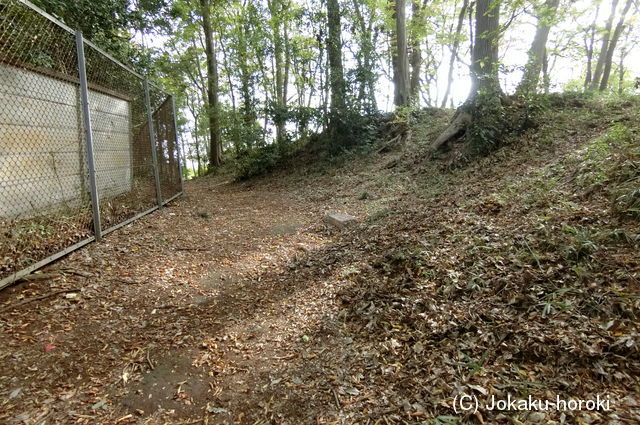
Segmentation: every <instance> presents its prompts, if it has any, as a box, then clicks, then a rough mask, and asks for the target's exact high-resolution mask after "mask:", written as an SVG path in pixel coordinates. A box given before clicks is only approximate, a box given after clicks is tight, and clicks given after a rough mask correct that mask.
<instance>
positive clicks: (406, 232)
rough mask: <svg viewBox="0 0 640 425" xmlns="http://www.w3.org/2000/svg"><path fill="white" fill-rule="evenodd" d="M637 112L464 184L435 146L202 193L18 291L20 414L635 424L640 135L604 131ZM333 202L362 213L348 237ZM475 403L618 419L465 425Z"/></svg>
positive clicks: (549, 134)
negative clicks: (471, 399) (561, 407)
mask: <svg viewBox="0 0 640 425" xmlns="http://www.w3.org/2000/svg"><path fill="white" fill-rule="evenodd" d="M617 111H619V113H617V115H616V114H612V113H609V114H608V115H605V114H603V113H601V112H602V111H590V110H589V111H587V110H582V109H580V110H571V111H569V112H567V113H566V114H565V115H562V116H560V117H557V116H556V117H554V120H548V124H546V125H545V126H543V127H542V128H541V129H539V131H538V132H537V133H536V134H531V135H525V137H523V140H522V142H521V144H520V145H519V146H518V147H517V148H515V149H505V150H503V151H501V152H499V153H498V154H497V155H495V156H494V157H492V158H487V159H485V160H482V161H479V162H478V163H477V164H474V165H472V166H471V167H469V168H467V169H465V170H454V171H441V170H438V169H437V168H436V167H434V165H433V163H428V162H426V163H425V162H424V159H423V158H421V156H422V148H423V146H421V145H420V144H418V145H416V146H408V147H405V149H404V150H391V152H385V153H384V154H380V155H377V154H374V155H371V156H367V157H366V158H364V159H358V160H354V161H348V162H347V163H346V164H342V165H341V164H334V165H333V166H331V167H329V170H328V171H327V172H325V173H324V174H319V173H315V174H312V175H304V174H302V173H297V174H296V173H294V174H292V175H287V176H283V175H279V176H273V177H271V178H268V179H263V180H260V181H255V182H252V183H245V184H231V183H228V182H224V181H222V180H220V179H217V180H216V179H201V180H199V181H195V182H190V183H188V185H187V187H186V192H187V194H188V195H187V197H185V198H182V199H179V200H176V201H175V202H173V203H171V204H170V205H169V206H168V207H166V208H163V209H162V210H161V211H158V212H156V213H153V214H151V215H150V216H147V217H145V218H144V219H142V220H139V221H137V222H135V223H133V224H131V225H130V226H127V227H126V228H124V229H122V230H119V231H116V232H114V233H112V234H109V235H108V236H107V237H106V238H105V240H104V241H103V242H101V243H100V244H92V245H90V246H88V247H86V248H84V249H82V250H80V251H78V252H75V253H73V254H71V255H70V256H69V257H67V258H65V259H63V260H61V261H59V262H57V263H55V264H54V265H51V266H49V267H48V268H46V269H45V270H44V272H47V273H56V274H57V275H58V276H57V277H56V278H54V279H52V280H48V281H39V282H33V283H29V284H22V285H21V286H16V287H14V288H11V289H9V290H6V291H3V292H2V293H0V309H1V310H0V311H1V319H0V340H1V341H2V346H1V347H0V423H8V424H13V423H26V424H35V423H87V424H89V423H105V424H111V423H119V424H133V423H141V424H147V423H148V424H152V423H153V424H163V423H171V424H180V423H182V424H187V423H211V424H213V423H216V424H218V423H220V424H222V423H242V424H260V423H264V424H267V423H278V424H355V423H359V424H390V423H434V424H455V423H515V424H521V423H562V422H564V423H636V419H637V418H638V417H640V404H639V402H638V390H639V382H638V379H639V378H638V377H639V376H640V367H639V365H640V355H639V354H638V343H639V342H640V341H639V336H638V325H637V323H638V321H637V319H638V312H639V311H640V305H639V304H640V302H639V294H640V285H639V278H640V270H639V269H640V256H639V254H638V245H637V244H638V241H639V240H640V238H639V237H638V235H639V234H640V228H639V225H638V220H637V218H635V216H633V214H631V215H629V214H627V213H622V212H621V210H620V208H619V207H616V205H617V204H615V202H613V203H612V193H610V191H609V189H611V188H613V187H614V183H615V182H618V183H620V182H621V181H622V180H620V179H618V177H615V176H619V175H620V173H619V170H618V168H616V167H617V166H618V165H616V164H623V163H625V162H624V161H622V159H625V160H626V159H627V158H626V157H624V158H623V157H621V155H622V156H624V155H627V156H628V157H629V158H628V159H629V161H631V163H632V164H633V163H635V162H634V161H637V160H638V159H639V158H637V157H635V156H632V155H631V154H629V151H624V152H618V151H617V150H616V149H615V146H622V145H623V142H624V146H627V147H628V146H636V147H637V146H638V145H640V144H639V143H638V132H637V131H636V130H633V131H632V132H631V133H630V134H627V135H626V136H624V137H622V136H620V137H618V136H616V137H618V138H619V139H620V140H618V139H615V140H613V139H611V140H610V139H607V137H609V136H606V135H608V134H610V133H612V128H613V127H612V126H614V124H612V119H613V118H615V119H616V120H618V121H616V122H627V121H629V122H630V121H632V119H634V120H635V118H637V116H638V112H637V107H636V106H635V105H627V106H624V107H620V108H619V109H617ZM612 116H613V118H612ZM633 122H637V120H636V121H633ZM428 124H429V125H425V127H423V128H416V129H415V131H414V134H417V135H418V136H417V139H418V140H421V139H427V138H428V134H427V133H429V132H430V131H437V129H438V125H442V123H435V124H433V125H432V123H428ZM616 128H617V127H616ZM616 131H617V130H616ZM611 137H613V136H611ZM623 138H624V140H623V141H621V140H622V139H623ZM614 142H615V143H614ZM618 142H620V143H618ZM594 155H595V156H594ZM621 158H622V159H621ZM609 163H611V164H609ZM606 164H609V165H607V166H606V167H605V165H606ZM625 170H626V169H625ZM631 170H633V167H632V168H631ZM625 172H626V171H625ZM636 172H637V171H636ZM601 175H602V176H604V177H602V176H601ZM625 175H626V174H625ZM636 176H637V174H636ZM635 178H637V177H633V175H632V177H631V179H632V180H633V179H635ZM616 179H618V180H620V182H619V181H618V180H616ZM624 181H625V182H626V181H627V180H624ZM618 183H615V184H616V185H618ZM624 184H626V183H624ZM624 184H623V183H620V188H623V187H624ZM615 187H616V188H618V186H615ZM611 190H613V189H611ZM616 190H618V189H616ZM620 190H622V189H620ZM625 193H626V192H625ZM618 198H619V197H618ZM618 198H615V199H618ZM329 209H336V210H342V211H345V212H349V213H352V214H356V215H358V216H359V217H360V222H359V224H358V225H356V227H354V228H353V229H351V230H348V231H344V232H336V231H331V230H329V229H327V228H325V227H324V226H323V225H322V224H321V219H322V215H323V214H324V212H325V211H326V210H329ZM61 289H80V291H78V292H70V293H59V294H56V295H54V296H51V297H49V298H46V299H42V300H37V301H33V302H29V303H27V304H23V305H18V306H16V307H13V306H14V305H15V303H16V302H20V300H27V299H30V298H31V297H36V296H38V295H43V294H47V293H51V292H52V291H56V290H61ZM463 393H467V394H473V395H475V396H476V397H478V398H480V399H482V400H488V399H489V398H490V396H492V395H493V396H496V397H501V398H506V396H507V395H512V396H514V397H519V398H525V397H527V396H528V395H532V396H533V397H536V398H545V399H554V400H555V397H556V396H560V397H562V398H582V399H589V398H593V397H595V396H597V395H602V396H605V397H606V396H608V397H609V398H610V399H611V400H612V403H613V406H612V409H611V410H609V411H606V412H603V411H598V412H592V411H584V410H583V411H579V412H573V411H555V410H554V411H547V412H530V411H516V412H514V411H512V412H499V411H492V410H489V409H487V408H483V407H481V408H480V409H479V410H478V412H476V413H472V412H466V413H460V414H458V413H457V412H455V411H454V409H453V408H452V402H453V399H454V397H455V396H456V395H460V394H463Z"/></svg>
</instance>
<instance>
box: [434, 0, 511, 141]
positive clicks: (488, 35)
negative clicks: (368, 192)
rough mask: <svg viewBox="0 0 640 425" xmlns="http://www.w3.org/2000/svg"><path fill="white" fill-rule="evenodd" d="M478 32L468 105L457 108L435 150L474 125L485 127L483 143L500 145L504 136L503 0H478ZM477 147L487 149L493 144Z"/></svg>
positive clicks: (476, 29) (473, 49)
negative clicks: (501, 76)
mask: <svg viewBox="0 0 640 425" xmlns="http://www.w3.org/2000/svg"><path fill="white" fill-rule="evenodd" d="M475 34H476V36H475V41H474V43H473V47H472V52H473V54H472V61H471V78H472V88H471V92H470V93H469V97H468V99H467V101H466V102H465V104H464V105H462V106H461V107H460V108H459V109H458V111H456V114H455V115H454V118H453V120H452V122H451V124H450V125H449V127H448V128H447V129H446V130H445V131H444V132H443V133H442V134H440V136H439V137H438V138H437V139H436V140H435V141H434V142H433V143H432V144H431V148H432V150H437V149H442V148H444V147H446V146H447V145H448V144H449V143H450V142H451V141H452V140H454V139H455V138H456V137H459V136H460V135H461V134H462V133H464V132H468V130H469V129H470V128H471V129H476V130H478V129H480V130H482V132H483V136H482V142H486V143H493V144H497V143H499V140H500V138H501V136H502V130H503V129H502V127H501V121H500V117H501V116H502V105H501V103H500V100H501V97H502V90H501V89H500V81H499V79H498V62H499V57H498V47H499V40H500V1H497V0H478V1H477V2H476V17H475ZM469 140H473V138H470V139H469ZM473 149H474V150H477V152H485V151H487V150H488V149H489V146H484V147H482V146H481V147H474V148H473Z"/></svg>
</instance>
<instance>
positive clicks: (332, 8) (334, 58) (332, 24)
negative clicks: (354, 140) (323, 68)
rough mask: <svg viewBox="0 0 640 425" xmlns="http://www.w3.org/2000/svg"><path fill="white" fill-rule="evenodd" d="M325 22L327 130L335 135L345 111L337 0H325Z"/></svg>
mask: <svg viewBox="0 0 640 425" xmlns="http://www.w3.org/2000/svg"><path fill="white" fill-rule="evenodd" d="M327 24H328V27H329V38H328V40H327V57H328V60H329V86H330V88H331V106H330V108H331V113H330V115H331V117H330V119H329V130H330V133H331V136H332V137H335V136H336V135H337V131H338V130H339V127H340V126H339V120H340V118H341V116H342V114H343V113H344V112H345V111H346V103H345V81H344V69H343V67H342V35H341V26H340V5H339V4H338V0H327Z"/></svg>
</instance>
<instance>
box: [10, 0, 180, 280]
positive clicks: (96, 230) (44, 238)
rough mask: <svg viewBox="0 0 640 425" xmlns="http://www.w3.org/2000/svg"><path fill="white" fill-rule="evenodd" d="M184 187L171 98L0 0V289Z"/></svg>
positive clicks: (19, 1)
mask: <svg viewBox="0 0 640 425" xmlns="http://www.w3.org/2000/svg"><path fill="white" fill-rule="evenodd" d="M181 193H182V178H181V170H180V158H179V150H178V147H177V136H176V121H175V108H174V102H173V99H172V97H171V96H169V95H167V94H166V93H164V92H163V91H162V90H160V89H158V88H157V87H155V86H153V85H151V84H149V83H147V81H146V80H145V79H144V78H143V77H141V76H140V75H138V74H136V73H135V72H133V71H131V70H130V69H128V68H127V67H126V66H124V65H122V64H121V63H119V62H117V61H116V60H114V59H113V58H111V57H110V56H109V55H107V54H106V53H104V52H103V51H102V50H100V49H99V48H98V47H96V46H95V45H93V44H92V43H90V42H88V41H86V40H83V38H82V35H81V34H80V33H77V32H74V31H72V30H71V29H70V28H68V27H66V26H65V25H63V24H61V23H60V22H58V21H56V20H55V19H54V18H52V17H51V16H49V15H47V14H46V13H44V12H42V11H41V10H39V9H38V8H36V7H35V6H33V5H31V4H30V3H28V2H27V1H25V0H0V288H2V287H4V286H6V285H8V284H11V283H12V282H14V281H15V280H17V279H19V278H20V277H22V276H24V275H25V274H28V273H30V272H32V271H33V270H35V269H37V268H39V267H42V266H43V265H44V264H47V263H48V262H50V261H53V260H55V259H56V258H58V257H60V256H62V255H64V254H66V253H68V252H70V251H72V250H74V249H77V248H79V247H80V246H83V245H85V244H86V243H89V242H91V241H93V240H96V239H98V240H99V239H100V237H101V236H102V235H104V234H105V233H107V232H109V231H111V230H114V229H116V228H118V227H121V226H122V225H124V224H126V223H128V222H130V221H132V220H135V219H136V218H138V217H140V216H142V215H144V214H147V213H149V212H151V211H153V210H154V209H156V208H158V207H159V206H161V205H163V204H165V203H166V202H168V201H170V200H172V199H173V198H175V197H176V196H179V195H180V194H181Z"/></svg>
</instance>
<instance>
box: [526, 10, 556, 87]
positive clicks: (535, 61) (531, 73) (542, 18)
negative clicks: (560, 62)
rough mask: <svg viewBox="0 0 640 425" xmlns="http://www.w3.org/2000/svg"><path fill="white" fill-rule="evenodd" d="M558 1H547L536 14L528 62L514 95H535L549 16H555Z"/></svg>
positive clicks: (547, 36) (544, 50)
mask: <svg viewBox="0 0 640 425" xmlns="http://www.w3.org/2000/svg"><path fill="white" fill-rule="evenodd" d="M559 2H560V0H547V1H546V2H545V3H544V5H543V6H542V8H541V10H539V11H538V13H537V18H538V25H537V27H536V35H535V36H534V38H533V42H532V43H531V47H530V48H529V53H528V57H529V59H528V61H527V64H526V66H525V68H524V73H523V75H522V79H521V80H520V83H519V84H518V87H517V88H516V94H528V93H535V92H536V88H537V86H538V81H539V78H540V71H541V70H542V62H543V59H544V55H545V52H546V46H547V39H548V38H549V30H551V24H550V21H551V19H550V18H551V16H553V15H555V13H556V10H557V9H558V3H559Z"/></svg>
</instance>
